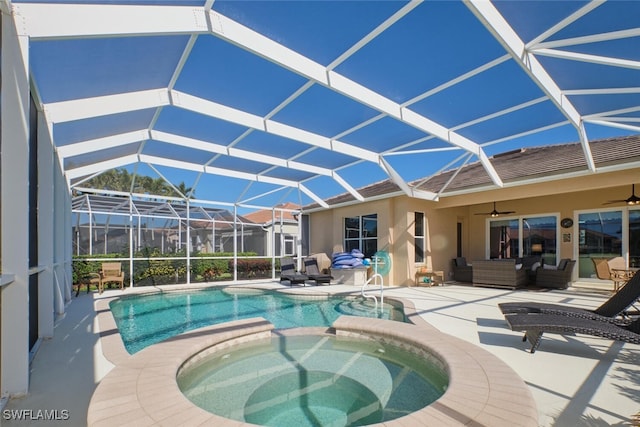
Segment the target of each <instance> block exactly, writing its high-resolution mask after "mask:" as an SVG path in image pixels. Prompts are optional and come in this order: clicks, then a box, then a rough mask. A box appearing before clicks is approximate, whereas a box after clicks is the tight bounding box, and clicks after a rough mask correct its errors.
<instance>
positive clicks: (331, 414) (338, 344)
mask: <svg viewBox="0 0 640 427" xmlns="http://www.w3.org/2000/svg"><path fill="white" fill-rule="evenodd" d="M177 380H178V385H179V387H180V390H181V391H182V392H183V393H184V394H185V396H186V397H187V398H188V399H189V400H191V401H192V402H193V403H194V404H195V405H197V406H199V407H201V408H203V409H205V410H207V411H209V412H211V413H214V414H217V415H220V416H223V417H226V418H230V419H233V420H237V421H242V422H248V423H252V424H258V425H264V426H278V427H287V426H295V427H305V426H362V425H367V424H374V423H381V422H385V421H389V420H392V419H395V418H399V417H402V416H405V415H408V414H409V413H411V412H415V411H417V410H420V409H422V408H424V407H425V406H427V405H429V404H430V403H432V402H433V401H435V400H436V399H438V398H439V397H440V396H442V394H443V393H444V391H445V390H446V388H447V385H448V376H447V374H446V372H445V370H444V368H443V367H442V366H439V365H438V364H437V363H429V362H427V361H426V360H425V359H424V358H419V357H418V356H417V355H415V354H412V353H410V352H408V351H406V350H402V349H400V348H398V347H395V346H391V345H389V344H381V343H379V342H376V341H370V340H367V341H365V340H355V339H353V338H349V340H348V341H347V340H340V339H339V338H336V337H332V336H326V335H325V336H319V335H318V336H314V335H303V336H284V337H274V338H272V339H269V340H260V341H258V342H257V343H245V344H240V345H237V346H234V347H232V348H227V349H224V350H220V351H217V352H213V353H211V354H208V355H206V356H204V357H203V358H201V359H198V360H197V361H194V362H193V363H187V364H185V367H184V368H183V369H181V371H180V372H179V373H178V377H177Z"/></svg>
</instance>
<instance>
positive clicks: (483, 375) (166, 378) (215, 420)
mask: <svg viewBox="0 0 640 427" xmlns="http://www.w3.org/2000/svg"><path fill="white" fill-rule="evenodd" d="M207 287H211V286H207ZM233 288H237V289H252V288H255V289H262V290H264V289H265V288H264V287H260V286H247V285H238V286H233ZM177 289H179V290H186V289H190V290H191V289H203V287H201V286H200V287H189V288H187V287H185V286H184V285H183V286H181V287H179V288H177ZM266 289H269V290H273V288H266ZM165 290H168V291H172V290H173V289H165ZM278 290H279V291H282V292H286V293H289V294H291V293H292V294H304V295H305V296H309V295H314V296H318V297H326V296H330V295H335V293H334V292H331V290H330V289H326V290H325V289H322V288H319V287H314V288H313V289H310V288H286V289H278ZM157 292H158V288H153V289H148V290H143V291H139V292H135V293H136V294H138V293H157ZM340 294H344V295H356V294H357V292H356V291H355V290H354V291H353V292H341V293H340ZM114 298H118V296H114V297H104V298H100V299H98V300H97V301H96V311H97V316H98V323H99V328H100V336H101V344H102V349H103V353H104V356H105V357H106V358H107V359H108V360H109V361H111V362H112V363H113V364H114V365H116V366H115V368H114V369H113V370H112V371H111V372H110V373H109V374H108V375H106V376H105V378H103V380H102V381H101V382H100V384H99V385H98V387H97V388H96V391H95V392H94V394H93V396H92V398H91V402H90V405H89V409H88V415H87V422H88V425H90V426H112V425H124V424H127V423H131V424H135V425H140V426H145V425H149V426H151V425H158V426H160V425H166V426H173V425H177V424H180V425H185V426H197V425H216V426H249V425H252V424H249V423H243V422H240V421H235V420H230V419H227V418H222V417H220V416H217V415H214V414H211V413H209V412H207V411H205V410H203V409H201V408H199V407H197V406H195V405H194V404H193V403H191V402H190V401H189V400H188V399H187V398H186V397H185V396H184V395H183V394H182V393H181V392H180V390H179V388H178V385H177V381H176V374H177V372H178V370H179V369H180V367H181V366H182V365H183V363H184V362H185V361H186V360H187V359H189V358H190V357H191V356H193V355H194V354H196V353H198V352H200V351H202V350H205V349H207V348H209V347H211V346H231V345H235V344H236V343H241V342H246V341H250V340H254V339H259V338H267V337H269V336H271V334H272V333H274V331H276V330H275V329H274V327H273V325H272V324H271V323H269V322H268V321H266V320H265V319H262V318H253V319H245V320H239V321H235V322H229V323H224V324H220V325H213V326H207V327H204V328H200V329H197V330H193V331H189V332H185V333H183V334H181V335H178V336H176V337H173V338H171V339H168V340H165V341H163V342H161V343H158V344H154V345H152V346H150V347H147V348H145V349H144V350H141V351H140V352H138V353H136V354H134V355H130V354H129V353H128V352H127V351H126V349H125V348H124V345H123V343H122V340H121V338H120V336H119V333H118V331H117V328H116V326H115V320H114V319H113V316H112V315H111V312H110V310H109V305H108V304H109V302H110V301H112V300H113V299H114ZM392 299H393V300H395V301H399V302H401V303H402V304H404V306H405V313H406V315H407V316H408V318H409V319H410V321H411V322H412V323H413V324H410V323H400V322H394V321H387V320H380V319H371V318H361V317H355V316H341V317H340V318H338V320H336V321H335V322H334V324H333V329H334V330H335V334H336V335H339V336H347V337H349V336H354V337H355V336H357V337H363V336H364V337H367V336H375V337H376V339H381V340H383V341H385V340H386V341H388V342H390V343H393V344H396V345H401V346H405V347H407V348H408V349H412V348H413V349H416V348H417V349H423V350H427V351H428V352H430V353H431V354H433V355H434V356H435V357H436V358H437V359H439V360H441V361H443V362H444V364H445V366H446V369H447V370H448V372H449V379H450V382H449V387H448V389H447V391H446V393H445V394H444V395H443V396H442V397H441V398H440V399H438V400H436V401H435V402H434V403H432V404H431V405H429V406H427V407H426V408H423V409H422V410H420V411H417V412H414V413H412V414H409V415H407V416H404V417H401V418H398V419H395V420H392V421H387V422H384V423H381V424H378V425H384V426H388V427H391V426H398V427H407V426H424V425H444V426H460V425H475V426H480V425H486V426H498V427H501V426H505V427H506V426H532V427H533V426H537V425H538V422H537V421H538V418H537V417H538V413H537V408H536V404H535V401H534V400H533V396H532V394H531V391H530V390H529V388H528V387H527V385H526V384H525V383H524V381H523V380H522V379H521V378H520V377H519V376H518V375H517V374H516V373H515V371H513V369H511V368H510V367H509V366H508V365H506V364H505V363H504V362H502V361H501V360H500V359H498V358H497V357H495V356H493V355H492V354H491V353H489V352H488V351H486V350H484V349H482V348H480V347H478V346H475V345H473V344H471V343H468V342H466V341H464V340H461V339H459V338H456V337H454V336H451V335H448V334H444V333H442V332H440V331H438V330H437V329H436V328H435V327H433V326H432V325H430V324H429V323H428V322H426V321H425V320H424V319H422V318H421V317H420V316H419V314H418V313H417V312H416V310H415V307H414V305H413V303H412V302H411V301H409V300H405V299H403V298H397V297H393V298H392ZM300 329H314V331H315V332H316V333H325V332H326V331H327V328H300ZM277 333H279V334H280V333H287V332H283V331H277ZM291 333H296V330H292V332H291Z"/></svg>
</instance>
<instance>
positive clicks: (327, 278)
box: [304, 258, 333, 284]
mask: <svg viewBox="0 0 640 427" xmlns="http://www.w3.org/2000/svg"><path fill="white" fill-rule="evenodd" d="M304 272H305V274H306V275H307V276H309V279H311V280H313V281H314V282H316V284H321V283H330V282H331V279H333V276H331V275H330V274H323V273H321V272H320V268H318V260H316V259H315V258H307V259H305V260H304Z"/></svg>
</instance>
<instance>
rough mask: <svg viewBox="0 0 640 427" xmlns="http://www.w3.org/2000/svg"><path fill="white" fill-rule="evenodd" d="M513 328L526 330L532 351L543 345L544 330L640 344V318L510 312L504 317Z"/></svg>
mask: <svg viewBox="0 0 640 427" xmlns="http://www.w3.org/2000/svg"><path fill="white" fill-rule="evenodd" d="M505 319H506V320H507V323H508V324H509V327H510V328H511V329H512V330H514V331H524V332H525V335H524V337H523V338H522V340H523V341H526V340H528V341H529V343H530V344H531V350H530V351H531V353H532V354H533V353H535V351H536V350H537V349H538V347H539V346H540V340H541V339H542V334H543V333H545V332H546V333H552V334H560V335H570V334H571V335H572V334H585V335H592V336H596V337H602V338H608V339H611V340H616V341H623V342H629V343H634V344H640V317H639V318H637V319H636V320H634V321H633V322H631V323H629V324H628V325H616V324H614V323H608V322H600V321H598V320H593V319H581V318H577V317H569V316H562V315H557V314H523V313H517V314H508V315H506V316H505Z"/></svg>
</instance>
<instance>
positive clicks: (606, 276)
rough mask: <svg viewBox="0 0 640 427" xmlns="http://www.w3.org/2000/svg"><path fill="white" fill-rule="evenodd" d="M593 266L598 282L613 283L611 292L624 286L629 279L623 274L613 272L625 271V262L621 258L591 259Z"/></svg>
mask: <svg viewBox="0 0 640 427" xmlns="http://www.w3.org/2000/svg"><path fill="white" fill-rule="evenodd" d="M591 260H592V261H593V265H594V267H595V269H596V277H597V278H598V279H600V280H611V281H613V290H614V291H616V292H617V291H618V289H619V288H620V287H621V286H622V285H624V283H625V282H626V281H627V280H628V279H629V278H628V277H627V276H626V275H625V274H619V273H616V272H615V271H614V270H619V271H621V270H625V268H626V267H625V261H624V258H622V257H614V258H591Z"/></svg>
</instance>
